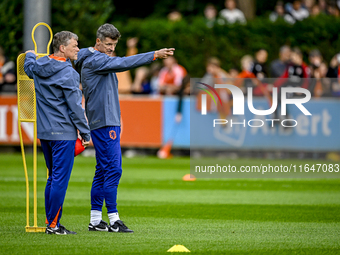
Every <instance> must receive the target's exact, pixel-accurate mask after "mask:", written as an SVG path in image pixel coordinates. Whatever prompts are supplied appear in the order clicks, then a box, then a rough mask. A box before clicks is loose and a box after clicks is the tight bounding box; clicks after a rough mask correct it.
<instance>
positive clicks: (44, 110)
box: [24, 53, 90, 141]
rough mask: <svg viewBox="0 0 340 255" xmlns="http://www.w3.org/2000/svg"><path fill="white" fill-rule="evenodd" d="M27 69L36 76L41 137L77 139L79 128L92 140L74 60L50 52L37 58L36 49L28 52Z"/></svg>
mask: <svg viewBox="0 0 340 255" xmlns="http://www.w3.org/2000/svg"><path fill="white" fill-rule="evenodd" d="M24 70H25V72H26V74H27V75H28V77H30V78H31V79H34V84H35V92H36V100H37V129H38V138H39V139H44V140H76V139H77V137H78V135H77V129H78V130H79V133H80V135H81V136H82V138H83V139H85V140H86V141H90V130H89V126H88V124H87V121H86V118H85V114H84V109H83V108H82V106H81V100H82V94H81V91H80V89H79V74H78V73H77V72H76V71H75V70H74V69H73V67H72V64H71V61H70V60H67V61H59V60H56V59H53V58H50V57H49V56H45V57H42V58H40V59H38V60H36V56H35V55H34V54H33V53H27V54H26V59H25V64H24Z"/></svg>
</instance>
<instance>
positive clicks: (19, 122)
mask: <svg viewBox="0 0 340 255" xmlns="http://www.w3.org/2000/svg"><path fill="white" fill-rule="evenodd" d="M19 107H20V106H19V104H18V111H19V112H20V110H19ZM18 126H19V137H20V146H21V154H22V161H23V164H24V170H25V181H26V229H27V228H28V227H29V226H30V188H29V181H28V174H27V164H26V157H25V150H24V141H23V139H22V132H21V121H20V120H19V121H18Z"/></svg>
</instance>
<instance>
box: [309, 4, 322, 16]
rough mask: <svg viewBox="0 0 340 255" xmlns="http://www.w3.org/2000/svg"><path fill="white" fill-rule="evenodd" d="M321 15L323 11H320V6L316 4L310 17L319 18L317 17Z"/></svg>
mask: <svg viewBox="0 0 340 255" xmlns="http://www.w3.org/2000/svg"><path fill="white" fill-rule="evenodd" d="M320 13H321V11H320V7H319V5H317V4H315V5H314V6H313V7H312V11H311V13H310V15H311V16H312V17H317V16H319V15H320Z"/></svg>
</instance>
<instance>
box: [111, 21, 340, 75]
mask: <svg viewBox="0 0 340 255" xmlns="http://www.w3.org/2000/svg"><path fill="white" fill-rule="evenodd" d="M115 25H116V26H117V28H118V29H119V30H120V32H121V34H122V38H121V40H120V41H121V42H120V43H119V44H118V45H119V46H118V47H117V52H118V54H119V55H122V54H123V53H124V51H125V49H124V45H125V40H126V38H127V37H131V36H138V37H139V38H140V43H139V44H140V45H139V52H145V51H150V50H153V49H159V48H162V47H175V48H176V52H175V55H176V57H177V59H178V61H179V63H180V64H182V65H183V66H185V67H186V68H187V70H188V71H189V73H190V74H191V76H192V77H200V76H202V75H203V74H204V72H205V62H206V59H207V58H208V57H210V56H216V57H218V58H220V59H221V61H222V67H223V68H224V69H226V70H228V69H230V68H232V67H240V59H241V57H242V56H244V55H245V54H252V55H253V54H254V53H255V52H256V51H257V50H258V49H260V48H265V49H267V50H268V52H269V61H271V60H274V59H276V58H277V57H278V52H279V48H280V47H281V46H282V45H284V44H288V45H291V46H292V47H294V46H299V47H300V48H301V50H302V51H303V52H304V54H305V60H306V61H307V60H308V52H309V51H310V50H312V49H315V48H318V49H319V50H320V51H321V52H322V54H323V56H324V58H325V60H327V61H330V59H331V58H332V57H333V56H334V55H335V54H336V53H337V52H338V51H339V50H340V39H339V36H338V33H339V32H340V19H336V18H334V17H329V16H322V17H318V18H309V19H307V20H304V21H303V22H299V23H296V24H295V25H289V24H287V23H285V22H284V21H278V22H275V23H272V22H270V21H269V20H268V19H267V18H257V19H255V20H254V21H252V22H249V23H248V24H247V25H245V26H243V25H239V24H235V25H232V26H219V25H217V26H215V27H213V28H212V29H209V28H207V27H206V26H205V23H204V20H202V19H201V18H196V19H194V20H192V22H191V23H190V24H188V23H187V22H185V21H180V22H176V23H171V22H168V21H167V20H144V21H141V20H130V21H129V22H128V23H127V24H126V25H123V24H119V23H117V24H115Z"/></svg>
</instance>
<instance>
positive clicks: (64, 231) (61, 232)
mask: <svg viewBox="0 0 340 255" xmlns="http://www.w3.org/2000/svg"><path fill="white" fill-rule="evenodd" d="M45 233H46V234H50V235H53V234H55V235H75V234H77V233H76V232H74V231H71V230H67V229H66V228H65V227H64V226H63V225H59V228H58V229H53V228H51V227H49V226H47V227H46V230H45Z"/></svg>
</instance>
